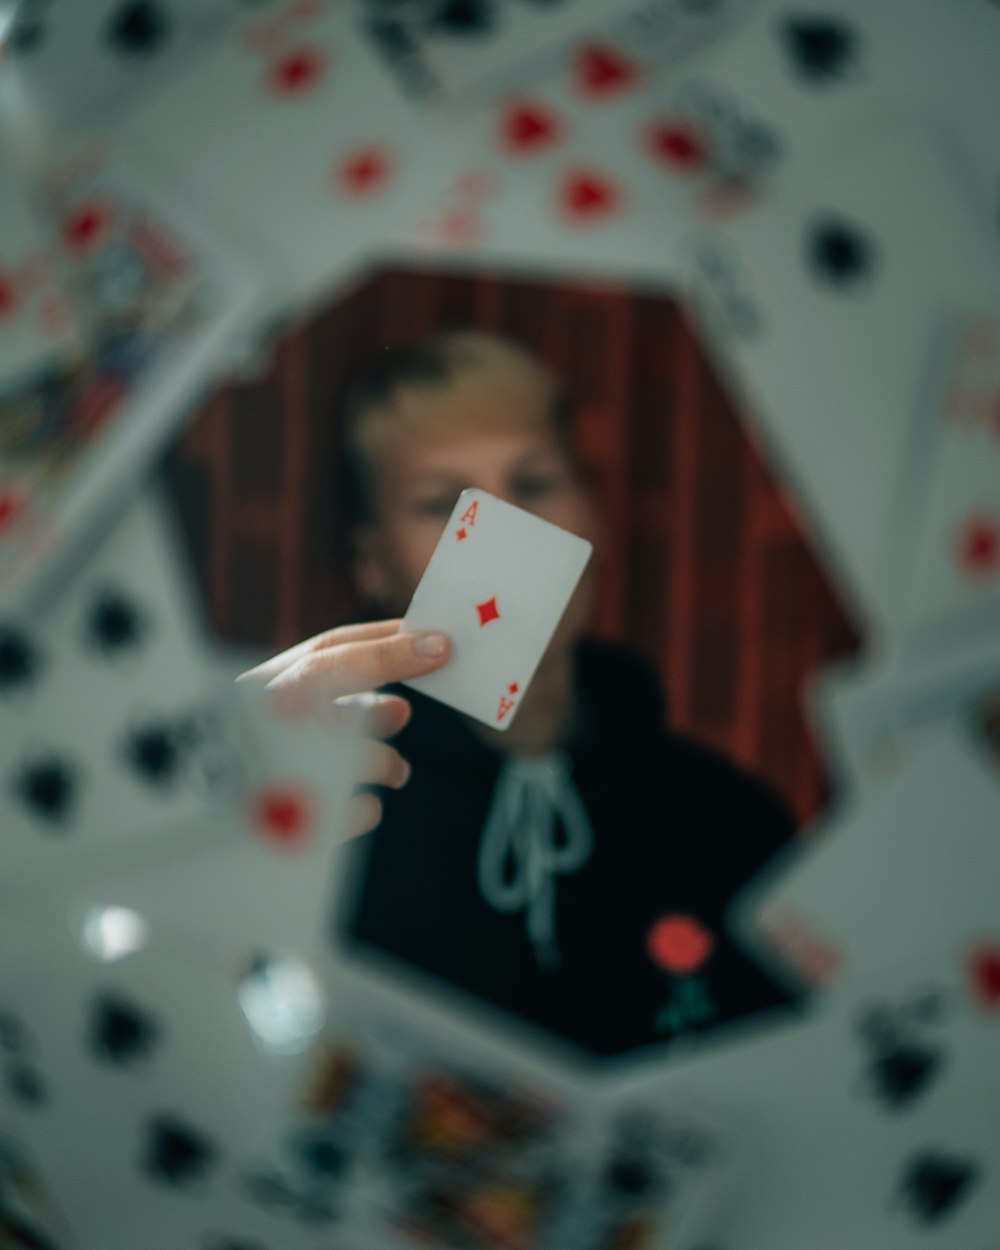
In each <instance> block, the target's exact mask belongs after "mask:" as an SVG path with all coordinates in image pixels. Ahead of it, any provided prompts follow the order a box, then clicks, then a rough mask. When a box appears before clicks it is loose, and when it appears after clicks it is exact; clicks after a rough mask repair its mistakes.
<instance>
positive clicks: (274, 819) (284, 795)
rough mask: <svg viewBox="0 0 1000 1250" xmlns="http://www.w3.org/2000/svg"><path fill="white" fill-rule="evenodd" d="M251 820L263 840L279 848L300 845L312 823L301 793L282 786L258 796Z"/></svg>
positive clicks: (307, 805) (307, 806)
mask: <svg viewBox="0 0 1000 1250" xmlns="http://www.w3.org/2000/svg"><path fill="white" fill-rule="evenodd" d="M253 819H254V824H255V825H256V826H257V828H258V829H259V830H260V831H261V833H262V834H263V835H264V837H265V838H267V839H268V840H269V841H271V842H277V843H280V844H281V845H282V846H291V845H292V844H293V843H295V842H300V841H301V840H302V838H303V837H304V836H305V835H306V834H307V833H308V832H309V829H310V826H311V824H312V817H311V813H310V811H309V804H308V803H307V802H306V800H305V798H304V797H303V795H302V793H301V792H300V791H299V790H296V789H291V788H282V787H274V788H271V789H267V790H264V791H262V792H261V793H260V794H258V795H257V798H256V800H255V801H254V810H253Z"/></svg>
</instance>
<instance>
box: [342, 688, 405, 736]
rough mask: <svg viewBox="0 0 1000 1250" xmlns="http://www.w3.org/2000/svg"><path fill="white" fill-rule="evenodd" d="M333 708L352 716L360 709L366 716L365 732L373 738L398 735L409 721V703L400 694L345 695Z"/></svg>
mask: <svg viewBox="0 0 1000 1250" xmlns="http://www.w3.org/2000/svg"><path fill="white" fill-rule="evenodd" d="M333 707H334V708H335V709H337V710H345V709H346V711H347V712H348V713H349V714H350V713H351V712H353V711H354V710H356V709H360V711H361V712H362V713H364V715H365V721H364V732H365V734H366V735H367V736H368V737H371V738H391V737H392V736H393V735H394V734H398V733H399V731H400V730H401V729H402V728H403V726H404V725H405V724H406V723H407V722H408V721H409V719H410V715H411V711H412V709H411V708H410V705H409V703H407V701H406V700H405V699H402V698H400V696H399V695H398V694H376V693H375V692H374V691H371V690H366V691H364V692H363V693H362V694H345V695H342V696H341V697H340V698H339V699H335V700H334V702H333Z"/></svg>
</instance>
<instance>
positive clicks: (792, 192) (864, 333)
mask: <svg viewBox="0 0 1000 1250" xmlns="http://www.w3.org/2000/svg"><path fill="white" fill-rule="evenodd" d="M859 125H860V120H859V119H855V122H854V125H853V126H852V127H850V128H845V129H843V130H841V131H838V132H837V133H836V135H832V134H827V135H826V136H825V142H824V145H823V149H822V156H817V155H815V154H814V155H813V156H812V158H811V159H810V160H809V161H806V160H805V159H803V160H802V161H801V162H799V163H794V164H793V163H791V162H788V161H786V163H785V164H784V166H783V167H782V171H781V176H780V179H779V180H778V181H776V183H775V186H774V188H773V191H774V194H773V195H772V196H771V198H770V200H769V201H768V202H767V203H766V204H764V205H763V206H761V207H760V208H759V209H757V210H755V211H751V212H748V213H745V214H744V215H742V216H741V217H739V218H738V219H737V220H734V221H732V222H729V223H723V224H721V225H719V226H718V227H717V228H716V229H715V230H713V231H712V232H711V233H708V232H706V233H704V234H700V235H698V236H696V237H695V238H693V239H692V242H691V249H692V250H691V257H692V261H691V264H692V291H693V295H694V300H695V307H696V310H697V311H698V312H699V315H700V316H701V318H702V321H703V325H704V327H705V329H706V332H707V333H708V335H709V338H710V341H712V342H713V343H714V344H715V345H716V346H717V348H718V351H719V355H720V358H721V361H722V363H723V364H725V365H727V366H728V368H729V371H730V372H731V376H732V379H733V381H734V384H735V385H736V386H737V388H742V389H743V390H744V391H745V395H746V402H747V404H748V406H749V407H750V409H751V411H752V412H753V414H754V416H755V417H756V418H758V419H759V421H760V423H761V426H762V429H763V433H764V435H765V437H766V440H767V442H768V444H769V445H770V448H771V450H772V453H773V455H774V457H775V459H776V460H777V461H778V462H779V463H780V464H781V465H782V467H784V469H785V470H786V471H787V474H788V477H789V480H790V482H791V485H792V488H793V490H795V491H796V493H797V495H798V498H799V500H800V503H801V506H802V508H803V510H804V511H805V512H806V514H807V516H808V517H809V518H810V519H811V520H812V522H813V523H814V525H815V527H816V530H817V536H818V538H819V540H820V541H821V542H822V543H823V545H824V546H825V548H826V550H827V551H828V553H829V556H830V559H831V565H832V569H833V572H834V573H835V574H837V575H838V576H839V577H840V579H841V580H842V582H843V584H844V588H845V590H847V591H848V592H850V593H851V596H852V598H853V599H854V601H855V602H856V603H857V605H858V608H859V610H860V611H861V613H862V614H863V616H864V617H866V618H867V619H868V620H870V621H871V622H873V623H880V624H882V625H883V626H885V624H886V622H887V620H890V619H891V618H892V605H891V602H890V597H889V593H888V588H887V585H886V582H885V579H884V577H883V571H884V567H885V551H884V547H885V543H886V540H887V537H888V535H889V533H890V528H891V525H890V523H891V518H892V506H893V503H894V500H895V499H896V497H897V495H898V492H896V491H894V487H895V484H896V480H897V475H898V473H899V466H900V464H901V462H902V460H903V452H904V450H905V448H906V445H907V440H908V438H909V437H910V433H911V424H912V418H913V412H914V409H915V407H916V406H917V404H918V402H919V401H920V399H921V387H922V386H923V385H925V383H926V367H925V366H926V354H927V352H928V350H929V348H930V347H931V345H932V344H931V340H932V331H933V330H934V328H935V327H936V324H937V316H938V313H939V310H940V309H941V308H942V307H948V306H951V305H952V304H954V303H955V302H956V301H957V300H959V299H961V300H966V301H972V302H973V304H974V305H975V303H976V301H977V300H979V299H980V298H981V299H982V304H983V307H989V306H990V301H991V299H992V295H991V293H990V292H989V289H988V283H987V282H986V281H984V279H985V277H986V268H985V267H984V265H983V255H984V248H985V243H984V240H983V237H982V231H981V229H980V227H979V225H978V223H977V220H976V218H975V216H974V214H973V213H972V211H971V209H970V208H969V206H968V205H967V203H966V200H965V199H964V197H963V195H962V193H961V188H960V186H959V183H958V179H957V178H956V177H955V175H954V171H953V168H952V166H951V164H950V163H949V161H950V158H949V157H948V154H947V152H946V150H944V149H943V148H941V147H939V146H936V145H935V144H934V143H933V142H932V141H931V138H930V137H929V136H928V135H927V134H926V133H925V132H924V131H922V130H921V129H920V128H918V127H917V126H915V125H909V126H908V125H903V124H901V123H900V124H897V123H892V122H889V121H887V120H884V119H879V120H876V119H874V118H868V119H867V121H866V123H865V129H864V131H863V132H861V133H860V135H859V130H858V126H859ZM942 237H946V238H947V239H948V242H949V245H948V247H947V248H942V247H941V246H940V243H941V239H942ZM845 483H850V490H849V491H848V490H846V489H845Z"/></svg>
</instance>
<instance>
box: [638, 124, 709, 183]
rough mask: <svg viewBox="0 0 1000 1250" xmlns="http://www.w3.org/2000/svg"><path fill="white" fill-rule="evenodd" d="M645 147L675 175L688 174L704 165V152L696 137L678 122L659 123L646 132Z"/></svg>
mask: <svg viewBox="0 0 1000 1250" xmlns="http://www.w3.org/2000/svg"><path fill="white" fill-rule="evenodd" d="M646 146H647V148H648V149H649V152H650V154H651V155H652V156H653V157H654V158H655V159H656V160H658V161H661V162H662V163H663V164H665V165H669V166H670V168H671V169H672V170H674V171H675V172H676V173H681V174H690V173H694V171H695V170H697V169H699V168H700V167H701V166H702V165H704V163H705V158H706V155H707V153H706V151H705V145H704V144H703V143H702V141H701V139H700V138H699V137H698V135H697V134H696V133H695V131H693V130H692V129H691V128H690V127H689V126H685V125H683V124H682V123H679V122H661V123H659V124H657V125H655V126H650V128H649V130H648V131H647V132H646Z"/></svg>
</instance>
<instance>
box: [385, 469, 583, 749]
mask: <svg viewBox="0 0 1000 1250" xmlns="http://www.w3.org/2000/svg"><path fill="white" fill-rule="evenodd" d="M591 550H592V547H591V544H590V543H589V542H587V541H586V540H585V539H583V538H578V537H577V536H576V535H575V534H569V533H567V532H566V531H565V530H561V529H559V528H558V526H555V525H552V524H550V523H549V522H548V521H543V520H540V519H539V518H538V517H535V516H532V514H531V513H529V512H525V511H523V510H522V509H520V508H515V507H514V506H513V505H512V504H509V503H505V502H504V501H503V500H502V499H497V498H496V497H495V496H493V495H490V494H488V493H487V492H486V491H482V490H464V491H463V492H462V493H461V495H460V496H459V498H458V502H457V503H456V504H455V507H454V509H453V511H452V514H451V517H450V518H449V520H448V524H447V525H446V526H445V529H444V533H443V534H442V535H441V540H440V542H439V543H438V545H437V547H436V548H435V550H434V554H433V555H432V556H431V559H430V563H429V564H428V565H427V568H426V569H425V571H424V575H423V577H422V578H421V580H420V584H419V585H418V586H417V589H416V591H415V592H414V595H413V599H412V601H411V603H410V606H409V608H407V611H406V616H405V617H404V618H403V625H402V628H403V629H404V630H440V631H442V632H443V633H445V634H447V636H448V637H449V638H450V639H451V643H452V655H451V658H450V659H449V661H448V663H447V664H446V665H445V667H444V668H442V669H441V670H439V671H438V672H436V673H431V674H429V675H428V676H426V677H418V678H415V679H414V680H412V681H409V682H406V683H405V684H406V685H408V686H410V687H412V689H414V690H419V691H420V692H421V693H422V694H427V695H430V696H431V697H432V698H434V699H438V700H439V701H440V702H442V703H447V704H448V705H449V707H453V708H455V709H456V710H457V711H459V712H464V713H465V714H466V715H468V716H472V717H474V718H475V719H476V720H479V721H482V722H483V723H484V724H486V725H489V726H490V727H491V728H493V729H501V730H503V729H507V728H509V727H510V724H511V721H512V720H513V718H514V716H515V715H516V714H517V709H518V707H519V706H520V704H521V700H522V699H523V698H524V693H525V691H526V690H527V688H528V685H529V683H530V681H531V679H532V677H533V676H534V673H535V669H536V668H537V666H538V662H539V660H541V658H542V655H543V653H544V651H545V648H546V647H547V646H548V644H549V639H550V638H551V637H552V634H553V633H554V632H555V628H556V626H557V625H558V624H559V620H560V618H561V617H562V614H563V612H564V611H565V608H566V605H567V603H568V602H569V599H570V596H571V595H572V593H573V591H574V589H575V587H576V584H577V582H578V581H579V580H580V577H581V575H582V573H583V570H584V568H585V567H586V564H587V561H588V560H589V559H590V554H591Z"/></svg>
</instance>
